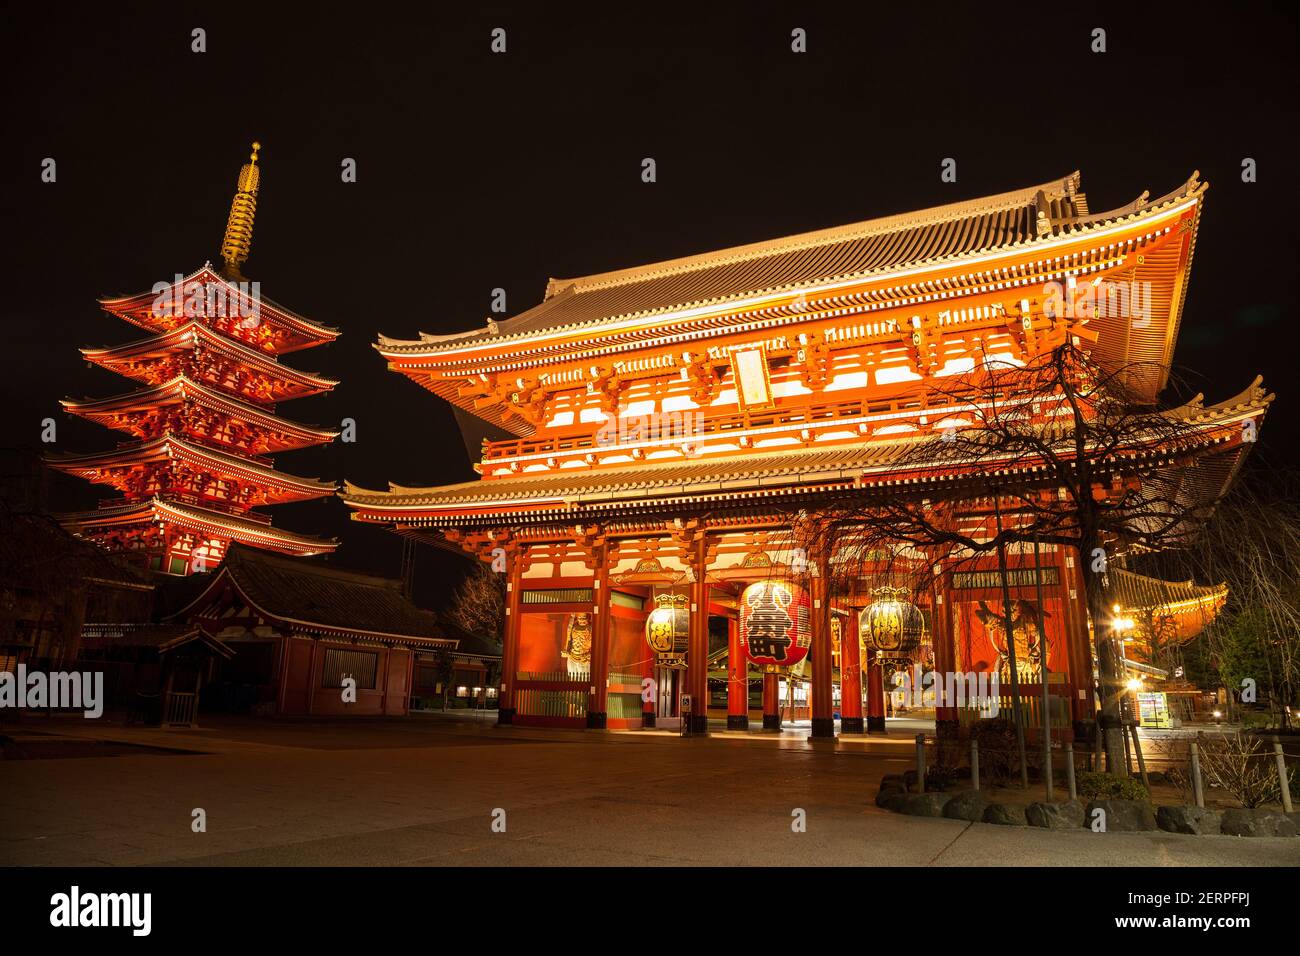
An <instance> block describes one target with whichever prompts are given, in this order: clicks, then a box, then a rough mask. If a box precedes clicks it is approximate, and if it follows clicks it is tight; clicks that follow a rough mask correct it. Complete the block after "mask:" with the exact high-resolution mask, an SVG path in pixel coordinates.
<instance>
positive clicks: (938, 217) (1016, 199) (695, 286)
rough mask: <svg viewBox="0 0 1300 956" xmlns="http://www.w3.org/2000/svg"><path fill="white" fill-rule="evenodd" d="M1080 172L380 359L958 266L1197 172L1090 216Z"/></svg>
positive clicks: (736, 256) (740, 255) (675, 270)
mask: <svg viewBox="0 0 1300 956" xmlns="http://www.w3.org/2000/svg"><path fill="white" fill-rule="evenodd" d="M1079 185H1080V175H1079V173H1078V172H1074V173H1071V174H1070V175H1068V176H1065V177H1062V178H1061V179H1058V180H1053V181H1051V182H1047V183H1043V184H1041V185H1037V186H1030V187H1028V188H1025V189H1018V190H1014V191H1012V192H1007V193H1001V194H998V195H994V196H989V197H985V198H981V199H974V200H969V201H966V202H960V203H954V204H950V205H946V206H939V207H935V208H932V209H925V210H921V211H918V212H910V213H905V214H902V215H895V216H887V217H884V218H881V219H871V220H867V221H865V222H858V223H852V224H850V225H846V226H838V227H835V228H832V229H823V230H818V231H815V232H809V233H801V234H799V235H795V236H788V237H785V238H781V239H775V240H771V241H768V242H759V243H753V244H750V245H745V246H737V247H734V248H730V249H722V250H719V251H716V252H709V253H704V254H702V255H696V256H687V257H684V258H680V259H672V260H668V261H665V262H658V263H652V264H650V265H644V266H638V267H635V268H632V269H623V270H618V271H615V272H606V273H600V274H596V275H591V276H585V277H581V278H577V279H552V280H551V281H550V283H549V284H548V286H547V293H546V298H545V299H544V300H543V301H542V302H541V303H540V304H539V305H537V306H535V307H534V308H532V309H529V310H528V311H526V312H523V313H521V314H520V315H518V316H515V317H513V318H510V319H505V320H502V321H500V322H496V323H493V324H490V325H489V327H488V328H479V329H473V330H469V331H466V332H460V333H455V334H452V335H431V334H428V333H423V332H422V333H420V338H419V339H416V340H409V341H408V340H401V339H394V338H389V337H387V336H383V335H381V336H380V337H379V342H378V344H377V346H376V347H377V348H378V349H379V350H380V351H381V352H383V353H386V354H387V353H391V354H395V355H396V354H403V353H426V352H427V353H436V352H438V351H441V350H443V349H447V348H452V347H456V346H461V345H467V344H470V343H473V342H481V341H485V340H509V339H510V338H512V337H519V336H524V335H527V334H529V333H535V332H540V331H551V330H560V329H573V328H580V327H584V326H592V325H596V324H601V323H604V322H609V321H614V320H617V319H627V318H632V317H636V316H643V315H651V314H654V313H656V312H662V311H668V310H671V309H682V308H690V307H695V306H703V305H708V304H713V303H720V302H725V301H727V300H729V299H735V298H738V297H741V296H744V295H758V294H764V293H772V292H779V291H785V290H789V291H794V290H796V289H798V288H799V287H801V286H805V285H809V284H813V283H822V282H832V281H836V280H843V279H848V278H854V277H867V276H870V275H872V274H875V273H882V272H886V271H889V270H896V269H902V268H907V267H912V266H918V265H922V264H926V263H939V262H945V261H949V260H958V259H960V258H962V257H963V256H968V255H975V254H978V253H983V252H988V251H991V250H995V249H1005V248H1011V247H1025V246H1028V245H1030V244H1032V243H1035V242H1038V241H1042V240H1048V239H1052V238H1056V237H1059V236H1065V235H1071V234H1073V233H1075V232H1083V231H1086V230H1087V229H1088V228H1090V227H1093V226H1097V225H1101V224H1108V223H1111V222H1114V221H1117V220H1119V219H1122V218H1125V217H1129V216H1132V215H1135V214H1137V213H1139V212H1147V211H1150V210H1154V209H1157V208H1160V207H1161V206H1163V205H1165V204H1167V203H1169V202H1171V201H1173V200H1176V199H1179V198H1182V197H1184V196H1186V195H1189V194H1190V193H1192V192H1194V191H1196V190H1197V189H1198V188H1200V187H1199V184H1198V179H1197V176H1196V174H1193V176H1192V178H1191V179H1190V180H1189V181H1188V182H1187V183H1186V184H1184V185H1183V186H1182V187H1180V188H1179V189H1178V190H1175V191H1174V192H1172V193H1170V194H1169V195H1167V196H1164V197H1161V198H1160V199H1158V200H1156V201H1154V202H1148V201H1147V194H1146V193H1143V194H1142V195H1141V196H1139V197H1138V198H1137V199H1135V200H1134V201H1133V202H1132V203H1130V204H1129V205H1127V206H1124V207H1121V208H1119V209H1116V210H1111V211H1108V212H1105V213H1100V214H1096V215H1094V214H1092V213H1090V212H1089V210H1088V205H1087V201H1086V199H1085V197H1084V194H1083V193H1082V192H1081V191H1080V190H1079Z"/></svg>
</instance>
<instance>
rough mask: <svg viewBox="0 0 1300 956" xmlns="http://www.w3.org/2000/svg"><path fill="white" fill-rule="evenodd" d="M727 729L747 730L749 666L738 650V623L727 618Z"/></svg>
mask: <svg viewBox="0 0 1300 956" xmlns="http://www.w3.org/2000/svg"><path fill="white" fill-rule="evenodd" d="M727 729H728V730H748V729H749V664H748V663H747V662H746V660H745V654H744V652H743V651H741V649H740V621H738V620H737V619H736V618H734V617H729V618H727Z"/></svg>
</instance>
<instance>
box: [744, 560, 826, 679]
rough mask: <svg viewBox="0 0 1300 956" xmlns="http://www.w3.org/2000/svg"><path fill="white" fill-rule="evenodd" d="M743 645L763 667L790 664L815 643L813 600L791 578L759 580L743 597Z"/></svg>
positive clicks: (751, 658) (749, 656) (751, 657)
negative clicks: (787, 579) (792, 582)
mask: <svg viewBox="0 0 1300 956" xmlns="http://www.w3.org/2000/svg"><path fill="white" fill-rule="evenodd" d="M740 646H741V648H742V649H743V650H744V652H745V656H746V657H747V658H749V659H750V660H751V661H753V662H754V663H755V664H758V665H759V666H760V667H763V666H768V665H776V666H781V667H790V666H793V665H795V664H798V663H799V662H800V661H801V660H803V659H804V658H805V657H807V656H808V648H809V647H811V646H812V602H811V601H809V600H808V593H807V592H806V591H804V590H803V589H802V588H800V587H798V586H796V585H794V584H791V583H790V582H789V581H757V582H755V583H754V584H751V585H750V586H749V587H747V588H745V593H744V594H742V595H741V597H740Z"/></svg>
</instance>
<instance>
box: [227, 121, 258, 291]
mask: <svg viewBox="0 0 1300 956" xmlns="http://www.w3.org/2000/svg"><path fill="white" fill-rule="evenodd" d="M261 148H262V144H261V143H256V142H255V143H253V153H252V155H251V156H249V157H248V162H247V163H245V164H244V166H243V168H242V169H240V171H239V180H238V181H237V182H236V184H235V198H234V200H232V201H231V203H230V218H229V219H227V220H226V235H225V236H224V237H223V238H222V240H221V258H222V260H223V261H224V262H225V264H226V268H225V270H224V271H225V273H226V275H228V276H230V277H231V278H235V279H238V278H242V274H241V273H240V271H239V267H240V266H241V265H243V264H244V262H245V261H247V259H248V251H249V249H250V248H251V247H252V245H253V216H254V215H255V214H256V212H257V187H258V183H259V182H260V180H261V170H259V169H258V168H257V151H258V150H259V149H261Z"/></svg>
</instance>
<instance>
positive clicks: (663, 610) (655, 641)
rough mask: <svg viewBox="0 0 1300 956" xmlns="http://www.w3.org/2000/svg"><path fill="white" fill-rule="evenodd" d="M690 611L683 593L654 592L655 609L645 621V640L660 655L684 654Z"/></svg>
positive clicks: (688, 638) (687, 641)
mask: <svg viewBox="0 0 1300 956" xmlns="http://www.w3.org/2000/svg"><path fill="white" fill-rule="evenodd" d="M690 628H691V612H690V611H688V610H687V609H686V595H685V594H656V595H655V609H654V610H653V611H651V612H650V616H649V617H648V618H646V622H645V642H646V643H647V644H649V645H650V649H651V650H652V651H654V652H655V653H656V654H658V655H661V656H667V655H671V656H673V657H679V656H683V655H685V654H686V648H687V646H688V644H689V640H690Z"/></svg>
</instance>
